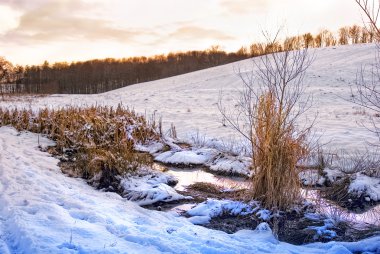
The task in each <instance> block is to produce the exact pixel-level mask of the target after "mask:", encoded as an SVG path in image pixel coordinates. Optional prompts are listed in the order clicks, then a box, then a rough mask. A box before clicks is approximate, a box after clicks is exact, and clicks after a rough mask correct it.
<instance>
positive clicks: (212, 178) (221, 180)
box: [166, 167, 380, 226]
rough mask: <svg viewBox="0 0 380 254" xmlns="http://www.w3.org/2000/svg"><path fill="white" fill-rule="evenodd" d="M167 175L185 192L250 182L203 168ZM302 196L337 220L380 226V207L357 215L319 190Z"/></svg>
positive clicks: (174, 170)
mask: <svg viewBox="0 0 380 254" xmlns="http://www.w3.org/2000/svg"><path fill="white" fill-rule="evenodd" d="M166 169H167V171H166V172H167V173H170V174H172V175H174V176H176V177H177V179H178V184H177V185H176V186H175V189H176V190H184V189H185V188H186V186H188V185H190V184H193V183H196V182H207V183H212V184H215V185H218V186H220V187H222V188H224V189H231V188H235V189H236V188H237V189H242V188H247V187H249V182H248V181H247V180H246V179H244V178H241V177H228V176H217V175H214V174H212V173H209V172H206V171H205V170H204V168H202V167H193V168H177V167H166ZM302 195H303V196H304V197H305V198H306V199H307V200H309V201H311V202H313V203H316V204H318V205H317V207H318V212H320V213H321V214H325V215H326V216H328V217H330V218H333V219H335V220H346V221H352V222H357V223H359V224H363V225H364V224H372V225H378V226H380V205H377V206H375V207H372V208H370V209H369V210H366V211H364V212H362V213H355V212H352V211H349V210H347V209H345V208H342V207H340V206H338V205H337V204H335V203H334V202H332V201H329V200H327V199H324V198H322V197H321V196H320V194H319V192H318V190H307V191H306V190H302ZM194 205H195V204H182V205H180V206H178V207H174V208H173V210H176V209H178V210H181V211H186V210H189V209H191V207H193V206H194Z"/></svg>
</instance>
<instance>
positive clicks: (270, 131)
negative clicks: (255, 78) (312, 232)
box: [252, 92, 308, 209]
mask: <svg viewBox="0 0 380 254" xmlns="http://www.w3.org/2000/svg"><path fill="white" fill-rule="evenodd" d="M288 114H289V111H288V108H283V109H281V108H280V107H278V104H277V103H276V100H275V97H274V95H273V94H272V93H270V92H269V93H267V94H265V95H263V96H261V98H260V101H259V102H258V106H257V108H256V113H255V119H256V124H255V125H254V126H253V127H254V130H253V132H254V133H255V135H254V136H253V146H254V154H253V165H254V168H255V174H254V176H253V178H252V191H253V196H254V197H255V199H257V200H260V201H261V202H262V203H263V204H264V206H265V207H271V208H278V209H286V208H289V207H291V206H292V205H293V204H294V203H295V201H297V200H301V196H300V195H301V193H300V180H299V177H298V174H299V170H298V169H297V167H296V164H297V162H298V161H299V160H300V159H301V158H304V157H305V156H306V155H307V153H308V146H307V142H306V138H307V135H306V134H307V132H305V133H302V132H301V134H298V133H297V132H296V129H295V126H294V123H292V122H287V117H288Z"/></svg>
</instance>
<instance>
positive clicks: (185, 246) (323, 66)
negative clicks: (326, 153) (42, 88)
mask: <svg viewBox="0 0 380 254" xmlns="http://www.w3.org/2000/svg"><path fill="white" fill-rule="evenodd" d="M374 50H375V45H374V44H366V45H364V44H363V45H360V44H359V45H349V46H339V47H329V48H321V49H315V52H313V54H314V56H315V61H314V63H313V65H312V66H311V67H310V69H309V70H308V72H307V74H306V77H305V80H306V92H307V93H310V94H312V95H313V99H314V105H313V107H312V108H311V111H310V112H309V113H308V114H309V116H311V118H312V116H314V115H315V114H316V113H319V114H318V119H317V122H316V125H315V127H316V134H317V136H318V135H320V136H321V137H320V142H322V143H327V147H328V148H329V149H341V148H345V149H346V150H347V151H355V150H364V149H365V147H366V145H367V142H368V141H373V140H375V139H376V138H377V137H376V135H375V134H374V133H371V132H369V131H368V130H367V129H366V128H363V127H362V126H361V125H358V124H357V123H364V124H365V123H369V122H370V117H371V116H372V114H373V113H372V112H370V111H366V112H363V111H362V110H361V109H360V108H358V107H357V106H354V105H353V104H351V103H350V102H349V101H347V99H349V96H350V92H351V87H352V86H353V85H354V82H355V78H356V73H357V70H358V69H359V68H360V67H361V66H362V65H365V64H370V63H371V62H373V60H374V56H375V54H374ZM252 68H253V67H252V62H251V60H244V61H240V62H237V63H232V64H228V65H223V66H218V67H215V68H210V69H207V70H201V71H197V72H193V73H188V74H184V75H180V76H176V77H171V78H167V79H162V80H157V81H152V82H146V83H142V84H137V85H132V86H128V87H125V88H121V89H118V90H114V91H110V92H107V93H103V94H97V95H51V96H46V97H35V98H34V97H28V98H26V99H20V100H17V99H16V98H15V99H14V100H13V101H11V102H10V101H1V102H0V106H2V107H8V108H15V107H18V108H30V109H31V110H34V111H36V110H38V109H39V108H42V107H49V108H58V107H65V106H75V105H76V106H91V105H96V104H97V105H109V106H116V105H117V104H118V103H123V104H126V102H128V106H129V107H130V108H134V109H135V110H136V111H137V112H139V113H142V114H146V115H149V114H153V113H154V112H155V113H156V115H160V116H162V118H163V126H164V129H167V128H168V127H169V126H170V125H171V123H173V124H174V125H175V126H176V130H177V134H178V136H179V138H182V139H184V140H186V138H188V134H189V133H194V132H195V131H199V133H201V134H202V135H206V136H208V137H212V138H214V140H236V143H239V144H243V143H244V142H243V141H241V140H240V136H239V135H238V134H237V133H236V132H234V131H233V130H231V129H229V128H226V127H225V126H223V124H221V121H220V120H221V116H220V113H219V112H218V108H217V102H218V97H219V92H220V91H221V90H223V91H224V94H225V95H226V97H225V103H226V106H231V107H233V105H234V103H235V102H236V101H235V99H236V98H237V97H238V95H239V94H238V90H239V89H241V88H242V83H241V80H240V78H239V77H238V75H236V73H235V70H236V69H240V70H242V71H250V70H252ZM359 111H360V113H358V112H359ZM374 120H375V121H380V120H379V119H378V118H374ZM190 141H191V140H190ZM220 142H222V141H220ZM214 143H218V142H217V141H215V142H214ZM53 144H54V143H53V142H52V141H49V140H48V139H46V138H44V137H41V136H38V135H37V134H32V133H27V132H22V133H19V132H17V131H16V130H14V129H13V128H10V127H1V128H0V253H125V252H126V251H127V252H128V253H142V252H146V253H164V252H166V253H260V252H261V253H263V252H265V253H324V254H325V253H350V252H364V251H366V252H372V253H379V252H380V236H377V237H372V238H368V239H365V240H362V241H358V242H353V243H345V242H339V243H338V242H329V243H314V244H309V245H304V246H294V245H291V244H287V243H283V242H279V241H277V240H276V239H275V237H274V236H273V234H272V232H271V231H270V228H269V227H268V225H265V224H263V225H261V224H260V225H259V227H258V228H257V229H256V230H253V231H252V230H241V231H238V232H236V233H235V234H226V233H224V232H221V231H216V230H210V229H207V228H204V227H200V226H197V225H194V224H193V223H191V221H189V219H186V218H183V217H180V216H179V215H178V213H176V212H158V211H151V210H146V209H144V208H142V207H140V206H139V204H138V203H140V204H144V203H146V202H148V203H149V202H152V201H155V200H165V199H167V200H170V199H172V198H179V197H178V196H175V194H174V192H172V189H170V187H169V186H168V185H167V184H166V183H165V181H163V180H162V179H161V180H159V181H156V180H155V182H154V183H151V184H147V182H148V181H145V182H140V181H139V180H137V178H136V179H133V177H131V178H130V179H129V180H130V181H127V180H125V181H124V182H123V184H124V188H125V190H127V192H128V190H129V191H132V192H133V191H136V192H135V193H142V192H141V191H143V195H142V196H139V195H136V196H137V197H139V198H137V199H135V197H136V196H132V197H130V198H132V199H134V200H136V202H132V201H129V200H128V199H127V198H123V197H121V196H119V195H117V194H115V193H109V192H101V191H98V190H95V189H94V188H92V187H90V186H89V185H88V184H87V183H86V182H85V181H84V180H82V179H77V178H69V177H66V176H65V175H63V174H62V173H61V171H60V169H59V167H58V166H57V163H58V160H57V159H55V158H53V157H51V156H50V155H49V154H48V153H45V152H42V151H40V148H39V146H40V147H46V146H48V145H53ZM170 147H172V148H175V151H170V152H165V153H163V154H161V155H158V156H157V157H159V156H161V157H159V159H158V160H161V161H164V162H167V163H173V164H187V165H199V164H208V163H210V165H211V166H215V168H219V169H220V170H228V171H231V172H232V171H236V170H240V169H241V167H240V166H242V164H239V163H238V161H239V159H237V160H235V159H234V158H231V159H232V160H229V161H224V160H219V161H218V155H219V153H217V152H216V150H215V149H212V148H196V149H195V148H194V149H191V150H184V149H180V148H179V147H178V146H177V145H175V144H174V143H173V144H171V145H170ZM137 148H138V149H140V150H144V149H145V150H144V151H148V152H151V153H157V152H159V151H160V150H161V147H160V146H159V145H157V144H152V145H151V146H147V147H142V146H140V147H139V146H138V145H137ZM236 150H238V149H236ZM241 155H242V154H241ZM157 157H156V159H157ZM231 161H235V162H236V163H235V164H234V165H235V166H233V167H228V163H230V162H231ZM213 162H214V163H213ZM243 164H244V163H243ZM238 168H240V169H238ZM240 171H242V170H240ZM145 180H147V179H145ZM378 183H379V182H378V179H377V178H370V179H368V178H367V176H365V175H362V174H358V175H357V178H356V179H355V180H354V181H353V182H352V185H350V189H351V190H352V191H355V192H358V193H364V192H365V193H366V195H368V197H370V198H371V199H373V200H375V199H376V200H379V187H378V186H379V184H378ZM146 184H147V185H146ZM154 189H157V190H159V191H157V192H156V191H155V190H154ZM129 193H131V192H129ZM127 195H128V194H127ZM165 195H166V196H165ZM210 202H211V203H210V204H208V205H207V204H203V207H202V206H201V208H197V209H198V210H197V209H195V208H194V209H195V211H197V212H194V211H193V213H194V216H193V217H192V218H193V219H190V220H193V222H200V221H201V220H203V222H204V221H206V219H209V218H211V217H212V216H214V215H215V214H218V212H220V211H222V212H223V211H228V212H230V213H232V214H239V213H241V212H247V211H250V210H249V209H248V208H246V207H244V206H243V205H242V204H237V203H231V202H230V201H229V202H227V201H225V202H227V203H223V202H224V201H218V202H217V201H214V202H213V201H210ZM220 202H222V203H220ZM253 209H254V208H253ZM252 211H253V210H252ZM197 216H198V217H197ZM194 218H195V219H194ZM196 218H198V219H196ZM329 227H330V226H329V225H327V226H326V228H319V229H317V231H318V230H320V232H321V233H322V234H323V233H324V232H326V230H331V229H330V228H329Z"/></svg>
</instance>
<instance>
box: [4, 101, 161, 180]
mask: <svg viewBox="0 0 380 254" xmlns="http://www.w3.org/2000/svg"><path fill="white" fill-rule="evenodd" d="M4 125H12V126H14V127H15V128H16V129H18V130H27V131H32V132H36V133H41V134H46V135H48V136H49V137H50V138H51V139H53V140H55V141H56V146H55V149H56V152H58V153H59V154H64V152H65V151H67V150H68V149H69V150H71V151H73V157H74V158H73V159H72V160H73V161H75V165H74V166H73V167H74V170H75V171H76V172H77V174H78V175H79V176H81V177H84V178H88V179H91V178H95V177H98V178H99V176H98V175H99V174H100V175H102V174H105V173H106V172H105V171H108V172H107V174H110V172H115V174H120V175H122V174H123V173H125V172H128V171H134V170H136V168H137V167H138V166H139V165H140V164H142V163H143V160H142V159H141V157H138V156H136V155H135V151H134V146H135V145H139V144H145V143H150V142H157V141H158V140H159V139H160V135H159V134H158V132H157V130H156V127H155V124H154V122H153V123H150V122H148V121H147V120H146V119H145V118H144V117H143V116H140V115H138V114H136V113H135V112H134V111H132V110H129V109H128V108H124V107H122V106H121V105H118V107H117V108H115V109H114V108H112V107H108V106H104V107H100V106H93V107H88V108H79V107H68V108H62V109H48V108H45V109H42V110H41V111H39V112H38V113H33V112H32V111H31V110H28V109H22V110H20V109H11V110H9V109H3V108H0V126H4ZM100 177H101V176H100ZM105 187H107V186H105Z"/></svg>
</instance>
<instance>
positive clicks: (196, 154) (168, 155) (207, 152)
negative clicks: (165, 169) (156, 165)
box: [154, 148, 218, 165]
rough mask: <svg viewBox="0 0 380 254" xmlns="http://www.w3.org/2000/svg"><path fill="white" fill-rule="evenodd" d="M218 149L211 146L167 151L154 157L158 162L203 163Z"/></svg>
mask: <svg viewBox="0 0 380 254" xmlns="http://www.w3.org/2000/svg"><path fill="white" fill-rule="evenodd" d="M217 154H218V151H217V150H215V149H211V148H200V149H194V150H181V151H167V152H164V153H161V154H159V155H158V156H156V157H155V158H154V159H155V160H156V161H159V162H163V163H169V164H181V165H203V164H206V163H207V162H209V161H211V160H212V159H214V158H215V156H216V155H217Z"/></svg>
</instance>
